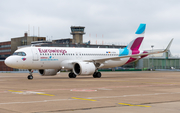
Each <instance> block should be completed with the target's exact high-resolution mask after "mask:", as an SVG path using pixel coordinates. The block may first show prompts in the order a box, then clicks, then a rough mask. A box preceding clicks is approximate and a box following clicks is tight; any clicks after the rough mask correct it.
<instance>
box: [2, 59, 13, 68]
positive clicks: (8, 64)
mask: <svg viewBox="0 0 180 113" xmlns="http://www.w3.org/2000/svg"><path fill="white" fill-rule="evenodd" d="M4 63H5V64H6V65H7V66H8V67H12V66H13V59H12V57H11V56H9V57H7V58H6V59H5V61H4Z"/></svg>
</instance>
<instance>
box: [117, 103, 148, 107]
mask: <svg viewBox="0 0 180 113" xmlns="http://www.w3.org/2000/svg"><path fill="white" fill-rule="evenodd" d="M118 104H120V105H124V106H137V107H151V106H147V105H133V104H127V103H118Z"/></svg>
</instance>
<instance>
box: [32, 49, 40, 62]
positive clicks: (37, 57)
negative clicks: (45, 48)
mask: <svg viewBox="0 0 180 113" xmlns="http://www.w3.org/2000/svg"><path fill="white" fill-rule="evenodd" d="M31 51H32V54H33V61H39V54H38V51H37V49H36V48H31Z"/></svg>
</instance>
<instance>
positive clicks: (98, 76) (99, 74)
mask: <svg viewBox="0 0 180 113" xmlns="http://www.w3.org/2000/svg"><path fill="white" fill-rule="evenodd" d="M93 77H94V78H101V72H94V74H93Z"/></svg>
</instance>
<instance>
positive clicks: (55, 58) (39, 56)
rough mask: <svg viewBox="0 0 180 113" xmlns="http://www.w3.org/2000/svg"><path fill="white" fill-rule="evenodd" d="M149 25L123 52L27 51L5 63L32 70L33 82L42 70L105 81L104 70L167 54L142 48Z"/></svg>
mask: <svg viewBox="0 0 180 113" xmlns="http://www.w3.org/2000/svg"><path fill="white" fill-rule="evenodd" d="M145 28H146V24H143V23H142V24H140V25H139V27H138V29H137V31H136V32H135V35H136V38H135V39H134V40H133V41H131V42H130V43H129V44H128V45H127V46H126V47H125V48H123V49H117V48H116V49H115V48H72V47H32V46H31V47H24V48H21V49H18V50H16V51H15V52H14V53H13V55H11V56H9V57H7V58H6V59H5V64H6V65H7V66H9V67H11V68H16V69H28V70H29V75H28V77H27V78H28V79H29V80H32V79H33V75H32V73H33V70H38V72H39V74H40V75H42V76H54V75H56V74H57V73H58V72H59V71H60V70H62V69H66V70H69V71H70V73H69V78H76V76H79V75H93V77H94V78H101V72H98V69H100V68H112V67H118V66H122V65H124V64H127V63H131V62H134V61H137V60H139V59H142V58H144V57H146V56H148V55H150V54H157V53H163V52H167V51H168V50H169V48H170V46H171V43H172V41H173V39H172V40H171V41H170V43H169V44H168V46H167V48H166V49H164V50H161V51H154V52H147V51H140V50H139V48H140V46H141V43H142V41H143V39H144V33H145Z"/></svg>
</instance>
